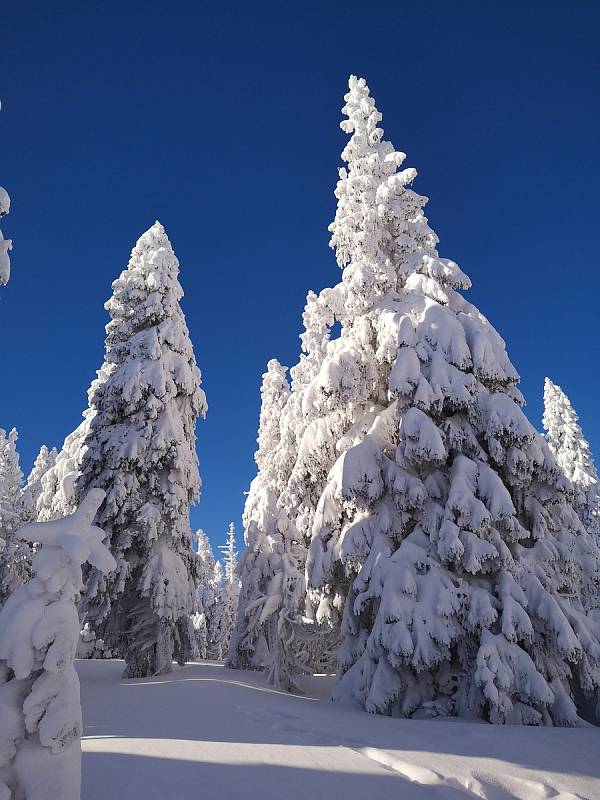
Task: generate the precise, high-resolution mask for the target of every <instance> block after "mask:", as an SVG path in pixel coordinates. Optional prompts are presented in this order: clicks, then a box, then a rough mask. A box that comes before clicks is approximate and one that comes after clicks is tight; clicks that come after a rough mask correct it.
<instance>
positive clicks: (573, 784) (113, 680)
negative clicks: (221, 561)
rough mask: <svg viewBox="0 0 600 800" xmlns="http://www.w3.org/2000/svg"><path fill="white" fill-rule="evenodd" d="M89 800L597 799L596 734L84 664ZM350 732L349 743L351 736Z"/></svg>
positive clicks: (310, 683)
mask: <svg viewBox="0 0 600 800" xmlns="http://www.w3.org/2000/svg"><path fill="white" fill-rule="evenodd" d="M77 669H78V672H79V675H80V679H81V696H82V705H83V717H84V736H83V742H82V747H83V786H82V800H107V798H119V800H154V798H156V800H159V798H160V800H165V798H177V800H188V798H189V800H192V798H193V799H194V800H197V798H199V797H202V798H206V799H207V800H258V799H259V798H260V800H266V799H267V798H285V800H296V798H298V800H300V798H302V800H305V798H310V799H311V800H321V799H323V800H325V798H327V800H331V798H332V797H334V794H333V793H334V792H335V793H336V794H335V797H339V798H340V799H341V798H343V800H359V799H360V800H366V799H367V798H368V800H380V798H381V800H383V798H386V800H389V799H390V798H402V800H459V799H460V798H482V800H508V799H509V798H518V800H543V799H544V798H554V800H573V799H574V798H583V799H584V800H597V799H598V798H600V758H599V757H598V754H599V752H600V749H599V748H600V730H599V729H598V728H594V727H592V726H589V727H588V726H586V727H580V728H531V727H522V726H505V725H502V726H497V725H494V726H492V725H487V724H485V723H476V722H473V723H470V722H463V721H456V720H444V721H439V720H406V719H391V718H388V717H380V716H371V715H370V714H365V712H364V711H359V710H355V709H352V708H348V707H343V706H341V705H340V704H337V703H336V704H334V703H331V702H329V700H328V697H329V693H330V691H331V689H332V679H331V678H329V677H324V676H323V677H321V676H315V677H313V678H305V679H304V688H305V694H304V695H303V696H297V695H290V694H287V693H285V692H282V691H279V690H277V689H273V688H271V687H269V686H268V685H267V684H266V683H265V680H264V679H263V677H262V676H261V675H260V674H259V673H255V672H244V671H242V670H229V669H225V668H224V667H223V666H221V665H220V664H219V663H217V662H202V663H195V664H188V665H187V666H185V667H183V668H181V669H176V671H174V672H172V673H169V674H168V675H163V676H159V677H157V678H147V679H133V680H123V679H122V678H121V674H122V671H123V663H122V662H121V661H117V660H110V661H94V660H88V661H80V662H78V664H77ZM350 731H351V732H352V733H351V734H350V733H349V732H350Z"/></svg>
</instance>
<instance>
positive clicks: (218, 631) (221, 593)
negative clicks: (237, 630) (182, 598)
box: [206, 561, 227, 661]
mask: <svg viewBox="0 0 600 800" xmlns="http://www.w3.org/2000/svg"><path fill="white" fill-rule="evenodd" d="M226 615H227V604H226V602H225V588H224V586H223V567H222V566H221V562H220V561H217V562H216V563H215V567H214V573H213V581H212V592H211V606H210V614H209V615H208V617H207V618H206V651H207V652H206V655H207V658H210V659H216V660H218V661H220V660H221V659H222V658H224V657H225V655H226V651H224V649H223V640H224V638H225V637H224V636H223V631H224V630H225V629H226V627H227V623H226Z"/></svg>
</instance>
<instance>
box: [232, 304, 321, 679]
mask: <svg viewBox="0 0 600 800" xmlns="http://www.w3.org/2000/svg"><path fill="white" fill-rule="evenodd" d="M318 302H319V298H317V296H316V295H315V294H314V293H312V292H311V293H309V295H308V298H307V305H306V308H305V312H304V322H305V333H304V334H303V335H302V337H301V338H302V342H303V347H304V349H305V353H306V355H304V356H303V357H302V359H301V363H300V365H299V366H298V367H297V368H296V370H295V374H296V377H297V379H298V378H301V377H302V376H301V375H300V372H301V370H305V371H308V370H309V369H310V364H311V363H312V361H313V360H314V359H315V358H316V353H315V350H316V348H315V347H313V340H316V339H319V343H320V344H321V343H322V341H323V338H324V337H326V336H327V335H328V328H327V326H326V324H325V323H323V322H322V320H323V315H322V314H319V310H318ZM318 333H321V334H322V335H321V337H319V335H318ZM285 373H286V369H285V367H282V366H281V364H279V362H278V361H276V360H275V359H272V360H271V361H269V363H268V365H267V371H266V372H265V373H264V375H263V382H262V386H261V400H262V403H261V411H260V420H259V430H258V439H257V442H258V450H257V451H256V453H255V461H256V464H257V467H258V473H257V475H256V477H255V478H254V480H253V481H252V483H251V486H250V490H249V492H248V499H247V501H246V504H245V508H244V515H243V522H244V541H245V544H246V548H245V550H244V552H243V554H242V557H241V559H240V567H239V575H240V578H241V584H242V588H241V593H240V600H239V603H238V615H237V622H236V627H235V631H234V634H233V637H232V641H231V645H230V649H229V657H228V661H227V665H228V666H231V667H234V668H239V669H259V670H264V671H265V673H266V675H267V678H268V680H269V681H270V682H271V683H273V684H275V685H277V686H280V687H282V688H286V689H290V690H291V689H295V688H297V682H296V677H297V676H298V675H300V674H302V673H304V672H306V671H308V669H309V668H310V665H309V660H310V654H311V653H312V649H311V645H312V644H313V640H314V638H315V630H314V626H307V625H306V624H305V620H304V611H305V579H304V566H305V562H306V546H305V543H304V541H303V539H302V537H301V535H300V534H299V533H298V531H297V529H296V526H295V524H294V518H295V516H296V514H297V509H293V510H292V509H291V508H290V509H288V510H284V507H283V505H282V504H281V503H280V500H281V499H282V498H281V495H282V492H283V490H284V488H285V486H286V484H287V481H288V479H289V476H290V470H291V467H292V466H293V464H294V458H295V454H296V453H297V442H296V437H297V433H298V431H299V428H300V426H301V424H302V420H303V415H302V411H301V396H300V392H298V394H297V395H296V396H295V397H294V400H293V403H292V404H290V405H289V407H288V403H289V401H290V388H289V385H288V382H287V379H286V375H285ZM297 385H298V384H297ZM301 385H302V383H300V384H299V388H300V387H301ZM292 405H293V408H292Z"/></svg>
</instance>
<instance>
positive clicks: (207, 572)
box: [192, 529, 221, 658]
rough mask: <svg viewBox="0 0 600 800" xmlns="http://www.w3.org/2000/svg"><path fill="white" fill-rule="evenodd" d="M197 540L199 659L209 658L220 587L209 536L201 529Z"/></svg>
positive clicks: (197, 643)
mask: <svg viewBox="0 0 600 800" xmlns="http://www.w3.org/2000/svg"><path fill="white" fill-rule="evenodd" d="M194 539H195V540H196V559H197V580H198V583H197V586H196V606H195V609H194V613H193V615H192V622H193V624H194V630H195V631H196V646H197V648H198V653H197V655H198V657H199V658H208V651H209V630H211V629H212V625H211V616H212V615H213V614H214V608H215V603H216V601H217V594H218V592H219V591H220V582H221V581H220V576H219V585H218V586H217V585H216V584H215V580H216V575H215V556H214V553H213V550H212V547H211V546H210V542H209V541H208V536H207V535H206V534H205V533H204V531H203V530H201V529H199V530H197V531H196V533H195V534H194Z"/></svg>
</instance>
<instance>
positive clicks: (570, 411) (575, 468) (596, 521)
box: [542, 378, 600, 538]
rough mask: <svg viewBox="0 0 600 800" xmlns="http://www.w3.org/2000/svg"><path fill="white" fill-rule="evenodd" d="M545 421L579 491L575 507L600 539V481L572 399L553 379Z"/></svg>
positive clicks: (562, 464)
mask: <svg viewBox="0 0 600 800" xmlns="http://www.w3.org/2000/svg"><path fill="white" fill-rule="evenodd" d="M542 424H543V426H544V430H545V431H546V440H547V442H548V445H549V447H550V450H551V451H552V453H553V455H554V458H555V459H556V461H557V463H558V465H559V467H560V468H561V469H562V471H563V472H564V473H565V475H566V476H567V478H568V479H569V480H570V481H571V483H572V484H573V485H574V487H575V489H576V491H577V496H576V499H575V508H576V510H577V513H578V514H579V516H580V518H581V521H582V522H583V524H584V526H585V528H586V530H587V531H589V533H592V534H594V536H596V537H598V538H600V483H599V482H598V473H597V471H596V467H595V465H594V460H593V458H592V453H591V450H590V445H589V443H588V441H587V439H586V438H585V436H584V435H583V431H582V430H581V426H580V425H579V418H578V417H577V414H576V413H575V409H574V408H573V406H572V405H571V401H570V400H569V398H568V397H567V395H566V394H565V393H564V392H563V390H562V389H561V388H560V386H557V385H556V384H555V383H552V381H551V380H550V378H546V380H545V383H544V416H543V419H542Z"/></svg>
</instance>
